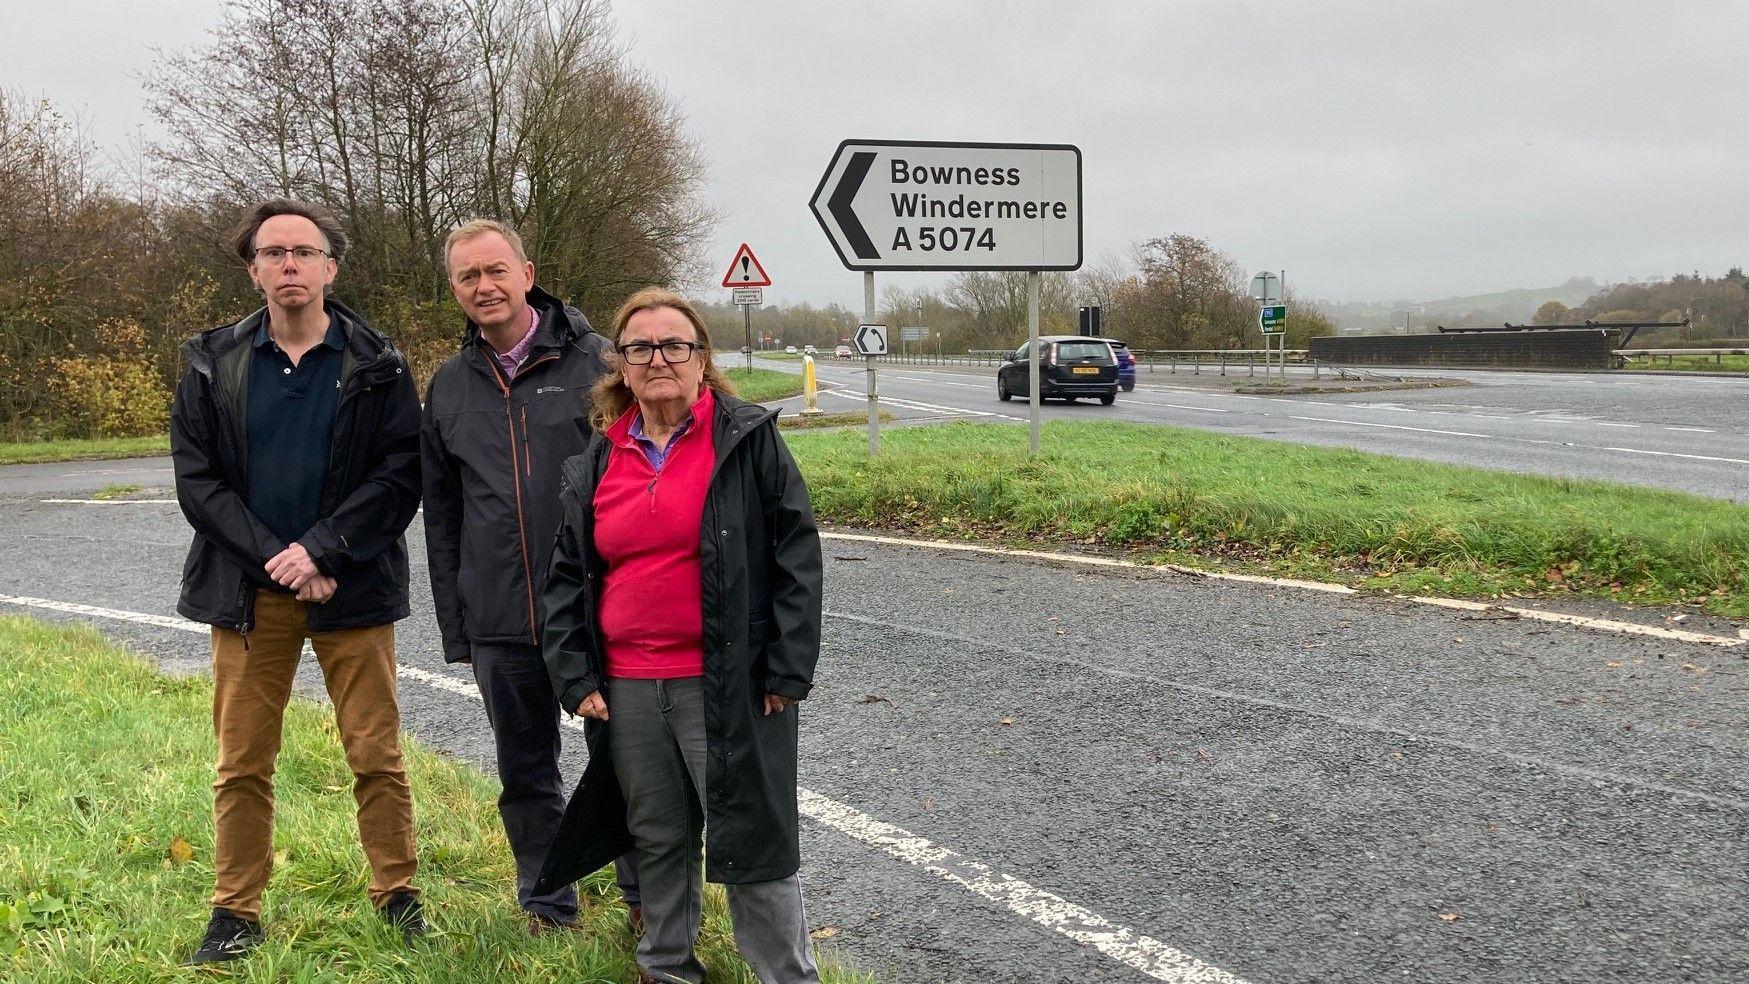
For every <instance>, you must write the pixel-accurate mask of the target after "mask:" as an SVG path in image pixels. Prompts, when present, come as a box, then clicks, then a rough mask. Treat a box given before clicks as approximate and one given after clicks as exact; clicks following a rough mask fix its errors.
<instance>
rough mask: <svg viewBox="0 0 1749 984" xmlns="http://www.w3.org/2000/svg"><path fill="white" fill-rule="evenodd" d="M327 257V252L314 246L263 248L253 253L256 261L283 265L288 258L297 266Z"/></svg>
mask: <svg viewBox="0 0 1749 984" xmlns="http://www.w3.org/2000/svg"><path fill="white" fill-rule="evenodd" d="M327 255H328V251H327V250H324V249H317V248H316V247H314V246H297V247H293V248H292V249H286V248H285V247H284V246H263V247H261V248H260V249H258V250H256V251H255V258H256V259H258V260H266V261H267V262H269V263H284V262H285V258H286V257H287V256H290V257H291V258H292V259H293V260H296V261H297V264H298V266H309V265H310V264H312V263H314V262H316V261H317V260H319V259H321V258H322V257H324V256H327Z"/></svg>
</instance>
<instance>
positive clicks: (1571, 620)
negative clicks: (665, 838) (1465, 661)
mask: <svg viewBox="0 0 1749 984" xmlns="http://www.w3.org/2000/svg"><path fill="white" fill-rule="evenodd" d="M820 536H821V537H822V538H824V539H827V540H845V541H848V542H853V543H855V542H861V543H882V544H887V545H889V546H899V547H917V548H921V549H926V550H946V551H953V552H960V553H981V554H992V555H996V556H1004V557H1027V558H1031V559H1034V560H1045V561H1051V562H1053V563H1062V564H1079V565H1082V566H1085V567H1109V568H1121V569H1124V570H1139V571H1171V572H1173V573H1177V574H1188V575H1191V576H1193V577H1201V578H1208V579H1209V580H1211V581H1232V582H1236V583H1240V584H1261V585H1264V586H1266V587H1275V588H1292V589H1294V590H1298V591H1319V592H1323V593H1325V594H1337V595H1355V594H1359V593H1360V592H1358V591H1356V590H1355V589H1354V588H1351V587H1349V586H1348V585H1346V584H1332V583H1329V582H1327V581H1301V580H1296V579H1294V578H1285V577H1265V576H1263V575H1260V574H1233V573H1228V572H1226V571H1205V570H1202V569H1201V568H1196V567H1186V566H1183V565H1181V564H1142V563H1137V562H1136V561H1133V560H1119V559H1117V558H1115V557H1085V556H1080V555H1077V554H1064V553H1051V552H1048V551H1044V550H1018V549H1014V548H1011V547H990V546H984V545H983V544H977V543H956V542H953V541H949V540H912V539H907V538H904V537H894V536H877V535H874V534H868V533H839V532H837V531H822V532H821V533H820ZM1392 597H1396V598H1399V599H1401V600H1403V601H1409V602H1413V603H1415V604H1418V605H1434V606H1437V607H1440V608H1461V609H1465V610H1467V611H1489V610H1495V609H1497V610H1499V611H1505V612H1511V613H1512V614H1514V615H1517V616H1519V617H1520V618H1527V619H1531V620H1533V621H1538V622H1553V623H1559V624H1561V625H1571V626H1575V627H1577V628H1582V629H1592V630H1595V631H1599V632H1613V633H1616V634H1618V635H1643V636H1651V637H1653V638H1657V639H1670V640H1673V641H1676V642H1691V643H1695V644H1697V645H1707V646H1722V647H1725V648H1730V647H1733V646H1742V645H1745V644H1749V643H1746V641H1745V640H1744V639H1733V638H1731V637H1729V636H1721V635H1711V634H1709V633H1705V632H1691V631H1688V630H1687V629H1666V628H1663V627H1661V626H1656V625H1641V624H1639V623H1638V622H1623V621H1618V620H1616V619H1607V618H1591V617H1589V616H1586V615H1568V614H1566V613H1564V612H1550V611H1544V610H1542V609H1540V608H1524V607H1521V606H1517V605H1493V604H1489V603H1487V602H1480V601H1465V600H1462V599H1456V598H1433V597H1426V596H1422V595H1394V596H1392Z"/></svg>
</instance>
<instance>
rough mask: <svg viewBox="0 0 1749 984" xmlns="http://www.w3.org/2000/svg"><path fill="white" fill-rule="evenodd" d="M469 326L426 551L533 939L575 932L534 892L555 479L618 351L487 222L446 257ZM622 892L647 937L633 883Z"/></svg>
mask: <svg viewBox="0 0 1749 984" xmlns="http://www.w3.org/2000/svg"><path fill="white" fill-rule="evenodd" d="M444 257H445V262H446V265H447V268H448V273H449V281H450V289H451V291H452V292H453V293H454V294H455V298H456V301H457V302H458V303H459V304H460V305H461V308H462V310H463V311H464V312H465V313H466V314H467V316H468V326H467V334H466V337H465V339H464V340H463V342H462V347H461V351H459V352H457V353H456V354H455V355H453V356H451V357H450V359H449V360H448V361H447V362H445V363H444V364H443V365H442V366H441V367H439V368H438V370H437V373H436V374H435V375H434V376H433V377H432V379H431V387H430V389H429V390H428V391H427V392H426V396H425V418H424V426H423V429H422V434H421V440H420V444H421V448H422V452H423V456H424V482H425V544H426V554H427V556H428V558H429V565H430V571H431V596H432V600H433V601H434V602H435V603H436V606H437V624H438V627H439V629H440V630H441V632H442V634H443V650H444V658H445V659H446V660H448V661H449V662H451V663H471V664H472V666H473V671H474V679H475V681H476V682H477V683H478V684H479V687H480V696H481V697H482V698H484V700H485V704H486V717H487V719H488V720H489V721H490V722H491V725H492V734H493V738H494V740H495V741H496V744H497V750H498V778H499V781H500V782H501V783H502V784H503V787H504V789H503V792H502V793H501V794H500V795H499V797H498V811H499V814H500V816H502V817H503V819H504V832H505V834H506V835H507V836H508V838H509V840H510V849H511V852H512V853H513V854H514V855H515V856H516V894H517V903H518V904H519V905H521V907H522V908H523V910H524V911H526V912H527V913H528V928H529V932H531V933H534V934H539V933H540V932H542V931H543V930H544V929H546V928H548V927H553V926H569V925H571V924H572V923H574V922H575V921H576V919H577V896H576V892H575V891H574V890H573V889H572V888H571V887H570V886H569V885H566V886H564V887H561V888H559V889H557V890H554V891H552V892H547V893H537V892H535V890H534V883H535V880H536V879H537V877H538V876H539V874H540V867H541V861H542V859H543V858H544V857H545V856H546V853H547V847H548V845H550V844H551V843H552V839H553V832H554V831H555V830H556V829H557V827H558V823H559V819H560V817H562V816H563V815H564V809H565V794H564V787H563V785H562V784H561V782H560V778H559V705H558V699H557V698H556V697H555V696H554V694H553V689H552V684H551V682H550V680H549V679H548V677H547V669H546V662H545V661H544V660H543V659H542V657H541V651H540V637H539V635H538V628H539V626H540V617H539V614H538V613H537V611H536V605H537V599H538V598H539V596H540V592H541V588H542V585H543V584H544V582H545V581H546V569H547V562H548V560H549V559H550V557H551V555H552V549H553V537H554V535H555V534H556V533H557V531H558V528H559V466H560V465H562V464H563V463H564V461H565V459H566V458H569V457H571V456H572V455H575V454H580V453H582V451H583V448H584V446H585V445H586V444H587V443H588V440H589V436H590V430H589V422H588V413H589V389H590V387H592V386H594V385H595V382H596V380H597V379H599V378H600V377H601V375H602V374H603V373H604V372H606V370H607V364H606V361H605V356H606V353H607V351H608V344H607V340H606V339H604V338H602V337H601V336H600V335H598V334H596V333H595V332H594V331H593V330H591V329H590V327H589V322H588V321H587V320H585V319H584V317H583V314H582V312H580V311H577V310H576V309H574V308H571V307H567V306H566V305H564V304H562V303H561V302H560V301H559V300H558V299H557V298H555V297H553V296H552V295H551V294H548V293H547V292H546V291H544V290H541V289H540V288H539V287H536V286H535V284H534V264H533V263H530V262H529V260H528V256H527V254H526V253H525V252H524V251H523V247H522V240H521V238H520V237H519V236H518V235H517V234H516V231H515V230H513V229H511V228H510V227H509V226H506V225H504V224H502V223H499V222H493V221H490V220H486V219H477V220H475V221H472V222H469V223H467V224H466V225H463V226H461V227H460V228H458V229H456V230H455V231H454V232H452V233H450V236H449V240H448V242H447V243H445V246H444ZM619 883H620V890H621V892H622V893H623V894H624V895H625V899H626V903H627V904H628V905H629V906H630V907H631V920H632V924H633V928H634V931H635V930H636V929H637V928H638V926H639V924H640V920H639V918H638V917H639V914H640V908H639V904H638V902H639V899H638V892H637V875H636V869H635V867H634V866H633V864H632V863H631V862H630V860H629V855H628V858H627V859H624V860H622V863H621V865H620V868H619Z"/></svg>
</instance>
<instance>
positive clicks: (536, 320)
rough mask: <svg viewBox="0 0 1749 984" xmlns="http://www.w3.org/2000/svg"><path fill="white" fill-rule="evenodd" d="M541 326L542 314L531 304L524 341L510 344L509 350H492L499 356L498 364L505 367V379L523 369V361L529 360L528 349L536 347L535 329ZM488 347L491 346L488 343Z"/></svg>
mask: <svg viewBox="0 0 1749 984" xmlns="http://www.w3.org/2000/svg"><path fill="white" fill-rule="evenodd" d="M539 326H540V315H539V314H538V313H536V312H535V309H534V308H533V307H532V306H531V307H530V308H529V309H528V331H526V332H524V333H523V335H522V341H520V342H517V343H516V344H515V345H512V346H510V351H508V352H499V351H496V350H494V351H493V352H492V354H493V355H495V356H497V357H498V365H499V366H500V367H502V368H503V370H504V378H505V379H515V378H516V374H517V373H518V372H519V371H521V369H522V364H523V362H525V361H527V360H528V350H529V349H531V348H534V330H535V329H536V328H537V327H539ZM487 348H491V346H490V345H488V346H487Z"/></svg>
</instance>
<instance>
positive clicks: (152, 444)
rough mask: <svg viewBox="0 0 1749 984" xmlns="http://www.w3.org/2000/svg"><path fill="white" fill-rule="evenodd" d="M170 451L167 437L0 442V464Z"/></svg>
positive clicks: (147, 456)
mask: <svg viewBox="0 0 1749 984" xmlns="http://www.w3.org/2000/svg"><path fill="white" fill-rule="evenodd" d="M169 453H170V438H168V437H166V436H164V435H158V436H156V437H112V438H103V439H99V440H89V441H84V440H81V441H30V442H26V443H23V444H0V465H31V464H37V463H40V462H45V461H98V460H102V459H105V458H149V457H154V456H156V455H161V454H169Z"/></svg>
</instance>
